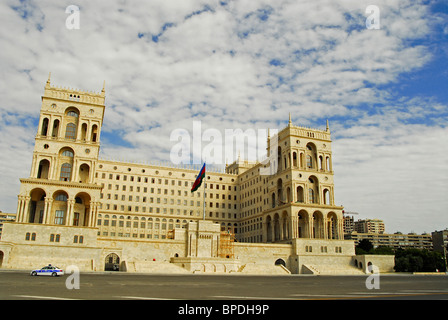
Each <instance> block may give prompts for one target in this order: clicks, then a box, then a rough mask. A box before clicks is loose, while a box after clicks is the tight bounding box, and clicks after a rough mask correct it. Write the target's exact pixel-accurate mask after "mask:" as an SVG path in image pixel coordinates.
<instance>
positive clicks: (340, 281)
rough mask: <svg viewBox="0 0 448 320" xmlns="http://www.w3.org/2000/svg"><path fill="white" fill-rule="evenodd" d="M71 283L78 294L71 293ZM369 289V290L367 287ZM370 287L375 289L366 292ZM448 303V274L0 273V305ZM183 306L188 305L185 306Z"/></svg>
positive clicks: (73, 290)
mask: <svg viewBox="0 0 448 320" xmlns="http://www.w3.org/2000/svg"><path fill="white" fill-rule="evenodd" d="M67 283H68V284H69V287H70V286H74V285H76V284H77V283H79V289H76V288H73V289H68V288H67ZM366 284H367V285H366ZM368 286H370V287H371V289H368ZM23 299H25V300H41V299H44V300H70V299H81V300H177V299H180V300H227V301H230V300H232V301H233V300H239V301H241V300H271V301H274V300H282V301H289V300H324V299H325V300H347V299H349V300H367V299H387V300H390V299H393V300H394V299H404V300H440V299H443V300H446V299H448V276H447V275H379V276H378V277H376V278H372V277H370V278H369V276H368V275H365V276H305V275H288V276H247V275H148V274H132V273H119V272H110V273H81V274H79V282H77V281H76V279H75V278H74V277H73V275H72V274H70V275H68V274H66V275H64V276H60V277H44V276H38V277H32V276H30V275H29V272H27V271H6V270H2V271H0V300H23ZM184 302H185V301H184Z"/></svg>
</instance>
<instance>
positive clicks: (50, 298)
mask: <svg viewBox="0 0 448 320" xmlns="http://www.w3.org/2000/svg"><path fill="white" fill-rule="evenodd" d="M13 297H20V298H30V299H44V300H80V299H71V298H61V297H43V296H26V295H14V296H13Z"/></svg>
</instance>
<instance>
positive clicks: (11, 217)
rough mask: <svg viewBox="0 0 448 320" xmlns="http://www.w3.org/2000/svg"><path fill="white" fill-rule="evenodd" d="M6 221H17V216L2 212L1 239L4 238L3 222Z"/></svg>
mask: <svg viewBox="0 0 448 320" xmlns="http://www.w3.org/2000/svg"><path fill="white" fill-rule="evenodd" d="M5 221H16V214H15V213H6V212H1V211H0V239H1V238H2V230H3V222H5Z"/></svg>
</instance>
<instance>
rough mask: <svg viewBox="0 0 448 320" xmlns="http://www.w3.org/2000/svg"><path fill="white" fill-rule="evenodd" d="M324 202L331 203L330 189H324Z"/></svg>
mask: <svg viewBox="0 0 448 320" xmlns="http://www.w3.org/2000/svg"><path fill="white" fill-rule="evenodd" d="M324 204H330V190H328V189H324Z"/></svg>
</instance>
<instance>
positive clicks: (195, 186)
mask: <svg viewBox="0 0 448 320" xmlns="http://www.w3.org/2000/svg"><path fill="white" fill-rule="evenodd" d="M204 177H205V163H204V165H203V166H202V169H201V171H199V174H198V177H197V178H196V181H195V182H194V183H193V186H192V187H191V192H195V191H196V190H198V188H199V187H200V186H201V184H202V180H203V179H204Z"/></svg>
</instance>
